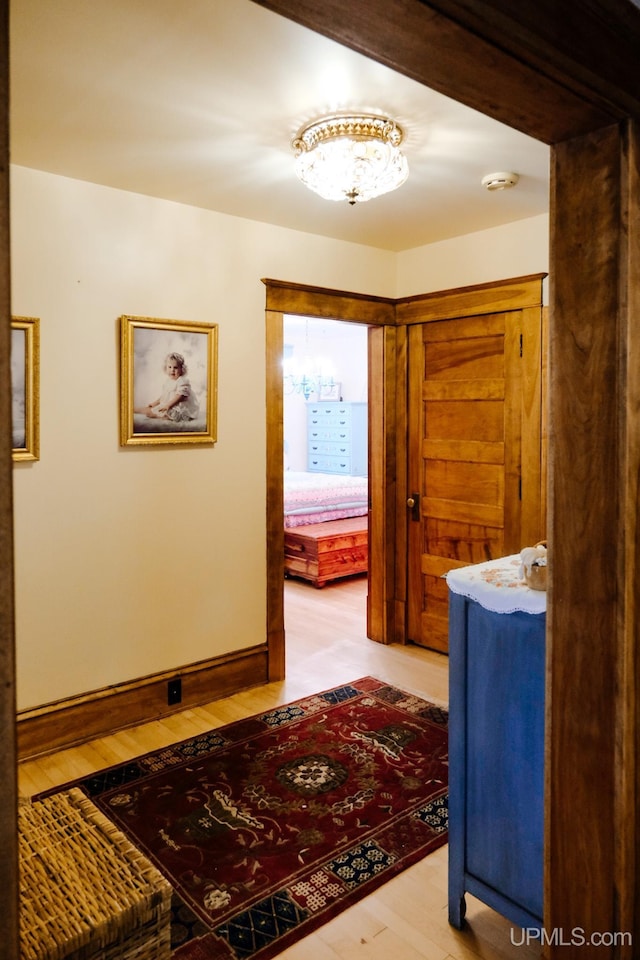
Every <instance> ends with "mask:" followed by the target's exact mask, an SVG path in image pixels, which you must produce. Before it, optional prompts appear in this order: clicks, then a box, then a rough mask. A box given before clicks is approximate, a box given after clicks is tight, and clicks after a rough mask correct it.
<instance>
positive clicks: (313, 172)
mask: <svg viewBox="0 0 640 960" xmlns="http://www.w3.org/2000/svg"><path fill="white" fill-rule="evenodd" d="M402 137H403V133H402V130H401V129H400V127H399V126H398V125H397V123H395V122H394V121H393V120H389V119H388V118H386V117H376V116H366V115H358V116H351V115H350V116H339V117H325V118H323V119H322V120H316V121H314V122H313V123H311V124H309V125H308V126H307V127H305V128H304V129H303V130H302V131H301V132H300V134H299V135H298V136H297V137H296V139H295V140H294V141H293V144H292V146H293V149H294V151H295V154H296V159H295V171H296V174H297V176H298V177H299V178H300V180H301V181H302V182H303V183H304V184H305V185H306V186H307V187H309V189H310V190H313V191H314V192H315V193H318V194H319V195H320V196H321V197H324V199H325V200H346V201H347V202H348V203H350V204H354V203H363V202H364V201H365V200H371V199H373V197H379V196H381V195H382V194H384V193H389V192H390V191H391V190H395V189H397V187H399V186H401V184H403V183H404V182H405V180H406V179H407V177H408V175H409V164H408V163H407V159H406V157H405V156H404V154H403V153H402V151H401V150H400V149H399V147H400V143H401V142H402Z"/></svg>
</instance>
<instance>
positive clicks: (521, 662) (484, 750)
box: [447, 556, 546, 929]
mask: <svg viewBox="0 0 640 960" xmlns="http://www.w3.org/2000/svg"><path fill="white" fill-rule="evenodd" d="M519 560H520V558H519V556H514V557H505V558H502V559H500V560H497V561H495V560H494V561H489V562H487V563H483V564H476V565H474V566H472V567H463V568H460V569H458V570H453V571H450V572H449V573H448V574H447V584H448V586H449V711H450V712H449V777H450V779H449V791H450V795H449V922H450V923H451V924H452V925H453V926H454V927H457V928H458V929H459V928H461V926H462V924H463V922H464V915H465V893H470V894H472V895H473V896H475V897H478V899H480V900H481V901H482V902H483V903H486V904H487V905H488V906H490V907H492V908H493V909H494V910H497V911H498V912H499V913H501V914H502V915H503V916H505V917H507V918H508V919H509V920H511V921H512V922H514V923H516V924H518V925H519V926H521V927H534V928H536V927H537V928H541V926H542V902H543V829H544V687H545V623H546V594H545V593H544V592H540V591H535V590H530V589H529V588H528V587H527V586H526V585H524V583H522V581H520V579H519V570H518V568H519Z"/></svg>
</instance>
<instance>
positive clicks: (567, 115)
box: [255, 0, 640, 960]
mask: <svg viewBox="0 0 640 960" xmlns="http://www.w3.org/2000/svg"><path fill="white" fill-rule="evenodd" d="M255 2H257V3H260V5H261V6H264V7H266V8H268V9H270V10H272V11H274V12H276V13H279V14H282V15H284V16H286V17H288V18H289V19H291V20H294V21H296V22H298V23H301V24H303V25H304V26H306V27H308V28H310V29H312V30H315V31H317V32H318V33H321V34H324V35H325V36H328V37H330V38H331V39H333V40H335V41H337V42H339V43H342V44H344V45H345V46H348V47H351V48H353V49H354V50H357V51H358V52H360V53H362V54H364V55H366V56H369V57H371V58H373V59H375V60H378V61H380V62H381V63H384V64H386V65H387V66H389V67H391V68H393V69H395V70H397V71H399V72H400V73H403V74H406V75H407V76H410V77H412V78H413V79H414V80H416V81H418V82H421V83H424V84H425V85H426V86H429V87H432V88H433V89H435V90H438V91H440V92H441V93H444V94H446V95H447V96H450V97H452V98H453V99H455V100H458V101H460V102H462V103H465V104H467V105H468V106H471V107H473V108H475V109H477V110H479V111H481V112H483V113H485V114H487V115H488V116H492V117H494V118H495V119H498V120H500V121H502V122H504V123H506V124H508V125H510V126H512V127H515V128H516V129H518V130H521V131H523V132H524V133H527V134H529V135H530V136H532V137H535V138H537V139H539V140H542V141H543V142H545V143H547V144H550V145H551V160H552V178H551V205H550V213H551V216H550V224H551V257H550V264H549V272H550V277H551V285H550V310H549V339H548V345H549V370H550V373H549V406H548V410H549V421H550V425H551V429H550V435H549V440H548V450H549V478H550V479H549V498H548V502H549V528H548V540H549V547H550V568H549V572H550V588H549V612H548V616H547V664H548V667H547V701H546V702H547V727H546V730H547V733H546V766H545V769H546V777H547V784H546V803H545V816H546V824H545V909H544V923H545V930H546V931H547V932H548V935H549V936H552V934H553V933H554V931H555V932H557V931H558V930H571V929H573V928H574V927H575V926H576V925H577V926H579V927H580V928H581V929H582V930H584V931H586V932H587V935H588V934H589V933H591V932H605V931H608V932H609V933H610V934H611V936H612V940H611V943H610V944H609V945H608V946H599V947H597V946H595V945H592V946H589V945H587V946H584V947H582V948H581V952H580V955H581V957H582V956H583V957H585V958H589V957H591V956H594V957H595V956H598V957H614V956H615V957H616V958H625V960H626V958H629V960H631V958H632V957H633V955H634V946H633V945H632V944H630V943H629V942H628V940H627V939H625V940H624V941H623V942H621V941H620V940H616V939H615V935H616V934H618V933H622V934H625V935H627V934H630V935H631V936H632V939H633V941H634V942H635V943H636V944H637V943H640V802H639V801H640V723H639V722H638V719H639V716H638V715H639V708H638V695H639V691H640V676H639V675H640V657H639V650H638V646H639V643H638V636H639V633H640V629H639V624H638V608H639V606H640V569H639V566H640V563H639V559H638V555H639V552H640V518H639V517H638V511H637V503H638V499H639V497H640V489H639V488H640V481H639V479H638V478H639V476H640V385H639V384H638V377H637V369H638V361H639V360H640V127H639V121H640V87H639V86H638V83H637V63H638V61H639V60H640V9H638V7H637V6H636V5H635V4H633V3H631V2H626V3H623V2H620V0H600V2H599V3H593V2H592V0H565V2H564V3H562V4H553V3H550V2H544V3H543V4H542V6H541V4H540V2H538V0H521V2H520V3H518V4H513V3H512V2H511V0H483V2H479V0H395V2H394V0H352V2H351V3H350V4H343V3H340V2H338V0H327V2H326V3H323V4H318V3H316V2H315V0H255ZM569 758H570V762H569ZM563 952H564V946H563V945H562V944H561V943H560V944H559V943H558V942H556V941H554V940H553V939H552V941H551V943H549V944H548V946H547V949H546V955H547V956H549V957H552V958H555V957H561V956H562V955H563Z"/></svg>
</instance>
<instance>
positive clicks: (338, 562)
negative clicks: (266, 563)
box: [284, 517, 369, 587]
mask: <svg viewBox="0 0 640 960" xmlns="http://www.w3.org/2000/svg"><path fill="white" fill-rule="evenodd" d="M368 565H369V547H368V522H367V517H353V518H351V519H347V520H328V521H326V522H325V523H312V524H309V525H308V526H305V527H292V528H287V529H285V532H284V569H285V574H288V575H290V576H294V577H302V578H303V579H304V580H310V581H311V583H313V584H314V586H316V587H324V585H325V583H327V582H328V581H329V580H337V579H338V578H339V577H351V576H353V575H354V574H358V573H366V572H367V568H368Z"/></svg>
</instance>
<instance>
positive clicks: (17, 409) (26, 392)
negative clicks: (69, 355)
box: [11, 317, 40, 460]
mask: <svg viewBox="0 0 640 960" xmlns="http://www.w3.org/2000/svg"><path fill="white" fill-rule="evenodd" d="M11 431H12V437H13V439H12V450H11V455H12V457H13V459H14V460H39V459H40V319H39V317H12V318H11Z"/></svg>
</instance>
